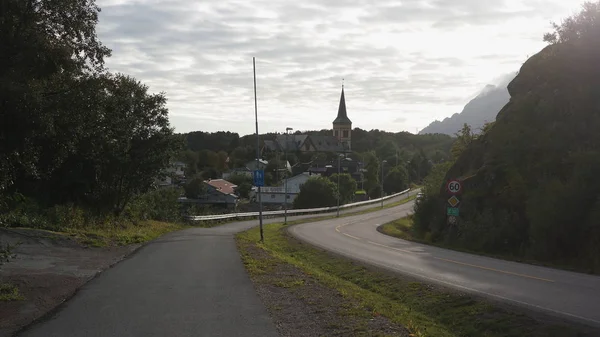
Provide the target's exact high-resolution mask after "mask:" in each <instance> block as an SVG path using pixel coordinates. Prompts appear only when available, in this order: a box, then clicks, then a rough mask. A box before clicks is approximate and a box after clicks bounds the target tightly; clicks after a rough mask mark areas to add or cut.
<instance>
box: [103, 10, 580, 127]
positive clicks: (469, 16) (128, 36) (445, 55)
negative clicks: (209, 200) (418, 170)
mask: <svg viewBox="0 0 600 337" xmlns="http://www.w3.org/2000/svg"><path fill="white" fill-rule="evenodd" d="M97 1H98V4H99V6H100V7H101V8H102V12H101V14H100V22H99V26H98V34H99V36H100V38H101V40H102V41H103V42H104V44H106V45H107V46H108V47H109V48H111V49H113V56H112V57H111V58H110V59H108V60H107V66H108V67H109V68H110V70H111V71H115V72H123V73H126V74H129V75H132V76H134V77H136V78H137V79H138V80H141V81H143V82H144V83H146V84H148V85H149V86H150V89H151V90H152V91H154V92H160V91H164V92H166V94H167V98H168V107H169V110H170V116H171V117H170V118H171V123H172V124H173V125H174V126H175V128H176V130H177V131H178V132H187V131H191V130H207V131H216V130H224V129H225V130H231V131H237V132H240V133H242V134H247V133H253V132H254V98H253V94H254V90H253V77H252V76H253V70H252V57H256V67H257V69H256V72H257V95H258V108H259V123H260V124H259V128H260V130H261V132H262V131H265V132H267V131H282V130H285V127H287V126H290V127H293V128H294V129H299V130H303V129H324V128H329V127H330V126H331V122H332V120H333V119H334V118H335V115H336V113H337V105H338V102H339V95H340V86H341V82H342V78H344V79H345V81H344V83H345V89H346V101H347V102H346V103H347V107H348V113H349V116H350V118H351V119H352V120H353V122H354V126H356V127H361V128H364V129H389V130H390V131H401V130H408V131H411V132H413V131H414V129H415V128H418V127H422V126H424V125H427V124H429V122H430V121H432V120H435V119H440V118H444V117H447V116H450V115H452V114H453V113H456V112H457V111H460V110H461V109H462V106H464V104H465V103H466V102H467V101H468V99H469V97H470V96H471V95H472V93H473V92H476V91H477V90H480V89H481V88H483V86H484V85H485V84H487V83H489V82H490V81H491V80H492V79H494V78H496V77H498V76H499V75H502V74H506V73H508V72H511V71H516V70H518V68H519V67H520V66H521V64H522V63H523V62H524V61H525V57H526V56H527V55H533V54H534V53H535V52H537V51H538V50H539V49H541V47H543V43H542V41H541V36H542V34H543V33H544V32H545V31H547V30H548V29H549V28H548V27H549V25H548V23H549V21H550V20H560V18H561V17H564V16H567V15H569V14H571V13H572V11H573V10H574V9H576V8H577V6H578V3H577V2H572V3H570V2H568V1H567V4H565V1H566V0H547V1H541V0H527V1H526V0H511V1H508V0H506V1H497V2H492V3H490V2H486V1H480V0H429V1H425V0H423V1H419V0H404V1H392V0H388V1H381V2H376V3H373V2H371V1H367V0H328V1H317V0H305V1H289V0H269V1H267V0H253V1H251V2H250V1H242V0H219V1H216V0H205V1H201V2H200V1H193V0H135V1H124V0H97Z"/></svg>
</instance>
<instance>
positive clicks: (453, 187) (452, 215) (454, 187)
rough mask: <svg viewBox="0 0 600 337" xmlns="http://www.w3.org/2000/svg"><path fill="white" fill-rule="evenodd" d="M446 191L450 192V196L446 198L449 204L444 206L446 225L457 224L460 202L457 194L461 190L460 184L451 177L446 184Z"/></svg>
mask: <svg viewBox="0 0 600 337" xmlns="http://www.w3.org/2000/svg"><path fill="white" fill-rule="evenodd" d="M446 191H447V192H448V194H450V198H449V199H448V204H449V205H450V206H446V217H447V221H448V225H457V224H458V216H459V214H460V211H459V208H458V205H459V204H460V199H458V197H457V194H459V193H461V192H462V184H461V182H460V181H459V180H457V179H452V180H450V181H448V183H447V184H446Z"/></svg>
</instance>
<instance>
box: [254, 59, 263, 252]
mask: <svg viewBox="0 0 600 337" xmlns="http://www.w3.org/2000/svg"><path fill="white" fill-rule="evenodd" d="M252 71H253V72H254V120H255V121H256V169H257V170H258V169H259V168H260V138H259V136H258V104H257V103H256V61H255V59H254V57H253V58H252ZM257 187H258V223H259V226H260V242H264V241H265V236H264V233H263V217H262V193H261V188H260V186H257Z"/></svg>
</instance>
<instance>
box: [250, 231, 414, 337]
mask: <svg viewBox="0 0 600 337" xmlns="http://www.w3.org/2000/svg"><path fill="white" fill-rule="evenodd" d="M238 242H239V245H240V250H241V251H242V253H243V255H244V256H245V259H244V260H245V263H246V265H247V268H248V270H249V272H250V278H251V279H252V281H253V282H254V286H255V288H256V291H257V293H258V295H259V297H260V298H261V300H262V301H263V303H264V304H265V306H266V307H267V309H268V311H269V313H270V315H271V317H272V319H273V321H274V322H275V324H276V326H277V329H278V332H279V334H280V335H281V336H284V337H288V336H289V337H304V336H306V337H313V336H409V332H408V330H407V329H406V328H405V327H403V326H401V325H398V324H395V323H393V322H391V321H390V320H389V319H387V318H386V317H383V316H381V315H379V314H377V313H375V312H373V311H370V310H368V309H366V308H364V307H362V306H360V304H359V303H358V302H357V301H356V300H354V299H350V298H346V297H344V296H342V294H340V293H339V292H338V291H337V290H336V289H332V288H328V287H326V286H324V285H322V284H320V283H319V282H318V281H317V280H316V279H314V278H313V277H311V276H310V275H307V274H306V273H304V272H303V271H302V270H300V269H299V268H297V267H295V266H293V265H290V264H288V263H285V262H283V261H281V260H278V259H277V258H274V257H273V256H271V255H269V254H268V253H267V252H266V251H264V250H263V249H261V248H259V247H257V246H256V245H254V244H251V243H246V242H240V241H238ZM248 258H250V259H252V260H253V261H252V262H251V263H252V267H249V266H248V263H249V261H247V260H248ZM257 266H260V267H257Z"/></svg>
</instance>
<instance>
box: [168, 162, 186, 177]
mask: <svg viewBox="0 0 600 337" xmlns="http://www.w3.org/2000/svg"><path fill="white" fill-rule="evenodd" d="M185 167H186V165H185V163H183V162H180V161H176V162H174V163H172V164H171V166H170V167H169V168H167V169H166V171H167V173H171V174H174V175H176V176H179V177H185Z"/></svg>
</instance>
